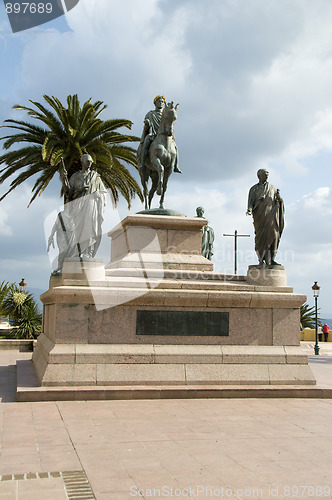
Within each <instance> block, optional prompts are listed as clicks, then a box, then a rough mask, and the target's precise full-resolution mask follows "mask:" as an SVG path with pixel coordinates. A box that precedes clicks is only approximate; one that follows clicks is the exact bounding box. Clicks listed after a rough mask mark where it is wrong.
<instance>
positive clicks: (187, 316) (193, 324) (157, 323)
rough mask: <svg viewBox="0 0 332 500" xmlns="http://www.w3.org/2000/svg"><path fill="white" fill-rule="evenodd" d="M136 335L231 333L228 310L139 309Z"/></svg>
mask: <svg viewBox="0 0 332 500" xmlns="http://www.w3.org/2000/svg"><path fill="white" fill-rule="evenodd" d="M136 335H200V336H201V335H204V336H206V335H209V336H210V335H218V336H228V335H229V313H228V312H212V311H211V312H210V311H209V312H206V311H203V312H200V311H142V310H138V311H137V316H136Z"/></svg>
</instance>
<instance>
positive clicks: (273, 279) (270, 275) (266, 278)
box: [247, 266, 287, 287]
mask: <svg viewBox="0 0 332 500" xmlns="http://www.w3.org/2000/svg"><path fill="white" fill-rule="evenodd" d="M247 283H249V284H250V285H260V286H272V287H273V286H274V287H282V286H287V276H286V271H285V268H284V267H283V266H249V268H248V272H247Z"/></svg>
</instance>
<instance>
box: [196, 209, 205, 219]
mask: <svg viewBox="0 0 332 500" xmlns="http://www.w3.org/2000/svg"><path fill="white" fill-rule="evenodd" d="M196 214H197V217H203V215H204V208H203V207H197V208H196Z"/></svg>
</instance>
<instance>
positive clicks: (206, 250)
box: [196, 207, 214, 260]
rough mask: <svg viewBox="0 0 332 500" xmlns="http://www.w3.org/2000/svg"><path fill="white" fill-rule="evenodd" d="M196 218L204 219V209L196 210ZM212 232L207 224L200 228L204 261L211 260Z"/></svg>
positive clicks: (198, 208)
mask: <svg viewBox="0 0 332 500" xmlns="http://www.w3.org/2000/svg"><path fill="white" fill-rule="evenodd" d="M196 214H197V215H196V217H202V218H203V219H205V217H204V208H203V207H197V208H196ZM213 242H214V231H213V229H212V227H211V226H210V225H209V224H206V225H205V226H203V227H202V255H203V257H205V258H206V259H209V260H212V255H213Z"/></svg>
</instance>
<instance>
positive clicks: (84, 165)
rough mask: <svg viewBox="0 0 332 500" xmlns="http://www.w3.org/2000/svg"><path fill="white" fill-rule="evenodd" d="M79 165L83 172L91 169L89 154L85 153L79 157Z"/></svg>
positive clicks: (91, 161)
mask: <svg viewBox="0 0 332 500" xmlns="http://www.w3.org/2000/svg"><path fill="white" fill-rule="evenodd" d="M81 164H82V168H83V170H86V169H87V168H89V167H91V165H92V164H93V159H92V158H91V156H90V155H89V154H87V153H85V154H84V155H82V156H81Z"/></svg>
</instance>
